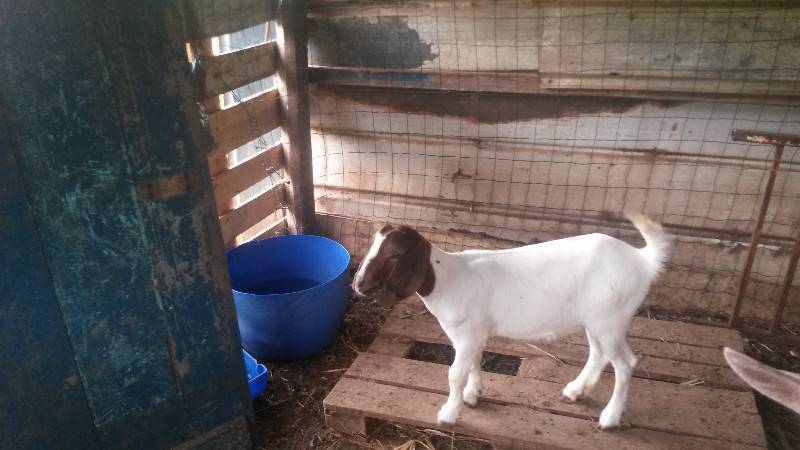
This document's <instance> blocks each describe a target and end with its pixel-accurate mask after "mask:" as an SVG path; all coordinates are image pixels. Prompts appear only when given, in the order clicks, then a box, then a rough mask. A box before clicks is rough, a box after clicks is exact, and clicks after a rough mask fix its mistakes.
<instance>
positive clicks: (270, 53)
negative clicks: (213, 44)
mask: <svg viewBox="0 0 800 450" xmlns="http://www.w3.org/2000/svg"><path fill="white" fill-rule="evenodd" d="M277 48H278V47H277V44H276V43H275V42H267V43H265V44H263V45H259V46H257V47H251V48H246V49H244V50H240V51H236V52H232V53H226V54H224V55H220V56H209V57H207V58H205V59H204V60H203V67H204V69H205V96H206V97H212V96H214V95H217V94H222V93H225V92H229V91H232V90H234V89H236V88H238V87H240V86H244V85H245V84H248V83H251V82H253V81H256V80H260V79H262V78H266V77H268V76H270V75H272V74H273V73H275V71H276V70H277V59H278V55H277Z"/></svg>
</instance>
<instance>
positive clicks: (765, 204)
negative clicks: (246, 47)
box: [728, 143, 784, 327]
mask: <svg viewBox="0 0 800 450" xmlns="http://www.w3.org/2000/svg"><path fill="white" fill-rule="evenodd" d="M783 147H784V145H783V143H778V144H775V153H774V154H773V155H772V168H771V169H770V171H769V179H768V180H767V188H766V190H765V191H764V200H763V201H762V202H761V211H759V213H758V221H757V222H756V229H755V230H753V237H752V239H751V240H750V251H749V252H748V253H747V261H746V262H745V264H744V271H743V272H742V280H741V282H740V283H739V293H738V294H737V296H736V303H734V305H733V312H732V313H731V319H730V321H729V322H728V326H729V327H735V326H736V325H737V324H738V322H739V312H740V311H741V309H742V302H744V295H745V291H746V290H747V284H748V283H749V282H750V271H751V270H752V269H753V261H754V260H755V257H756V250H757V248H758V242H759V241H760V240H761V231H762V230H763V228H764V219H765V218H766V216H767V209H769V201H770V199H771V198H772V189H773V188H774V187H775V178H776V177H777V176H778V170H779V169H780V166H781V157H782V156H783Z"/></svg>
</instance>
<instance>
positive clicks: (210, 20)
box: [190, 0, 275, 39]
mask: <svg viewBox="0 0 800 450" xmlns="http://www.w3.org/2000/svg"><path fill="white" fill-rule="evenodd" d="M191 5H192V10H191V14H192V15H193V17H191V19H190V20H192V21H194V22H195V23H196V26H195V27H192V28H195V31H194V34H195V36H193V38H195V39H202V38H207V37H212V36H219V35H222V34H226V33H232V32H234V31H239V30H244V29H245V28H249V27H252V26H255V25H258V24H260V23H265V22H267V21H270V20H272V19H273V18H274V17H275V0H237V1H235V2H231V1H229V0H193V1H192V2H191Z"/></svg>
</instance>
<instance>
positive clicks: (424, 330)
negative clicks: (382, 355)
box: [382, 317, 749, 391]
mask: <svg viewBox="0 0 800 450" xmlns="http://www.w3.org/2000/svg"><path fill="white" fill-rule="evenodd" d="M382 331H383V333H385V334H391V335H396V336H404V337H408V338H412V339H415V340H417V341H420V342H429V343H434V344H448V345H449V344H450V340H449V339H448V338H447V336H446V335H445V334H444V332H443V331H442V329H441V328H440V327H439V325H438V324H436V323H431V322H428V321H424V320H411V319H405V320H404V319H397V318H394V317H390V318H389V319H388V320H387V321H386V324H385V325H384V327H383V329H382ZM537 347H538V348H539V349H542V350H544V351H546V352H549V353H551V354H555V355H556V356H558V357H559V358H561V359H562V360H563V361H565V362H566V363H568V364H570V365H575V366H583V364H585V363H586V357H587V356H588V348H587V347H585V346H583V345H576V344H571V343H569V342H546V343H545V342H537V343H536V344H528V343H525V342H521V341H513V340H510V339H505V338H492V339H490V340H489V342H488V343H487V345H486V350H488V351H492V352H496V353H503V354H508V355H514V356H520V357H525V358H537V357H547V356H546V354H544V353H542V352H540V351H539V350H537ZM634 373H635V375H636V376H639V377H644V378H651V379H654V380H661V381H668V382H674V383H681V382H687V381H691V380H695V379H701V380H703V382H704V384H705V385H706V386H713V387H719V388H725V389H734V390H740V391H746V390H749V388H748V387H747V385H746V384H744V382H743V381H742V380H741V379H740V378H739V377H737V376H736V374H735V373H734V372H733V371H732V370H731V369H729V368H727V367H721V366H711V365H707V364H700V363H692V362H687V361H678V360H673V359H666V358H663V357H658V356H656V355H652V356H650V355H648V356H643V357H641V358H640V360H639V363H638V364H637V366H636V369H635V372H634Z"/></svg>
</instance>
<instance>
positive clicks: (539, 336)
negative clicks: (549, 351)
mask: <svg viewBox="0 0 800 450" xmlns="http://www.w3.org/2000/svg"><path fill="white" fill-rule="evenodd" d="M582 330H583V326H582V325H579V324H575V323H568V324H567V323H564V324H559V325H558V326H551V327H548V328H546V329H545V328H539V327H531V326H530V325H528V326H527V327H525V326H520V327H515V326H509V325H506V326H502V327H498V328H496V329H495V330H494V333H493V334H494V335H495V336H501V337H505V338H509V339H515V340H520V341H554V340H556V339H558V338H560V337H563V336H567V335H570V334H574V333H578V332H580V331H582Z"/></svg>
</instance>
